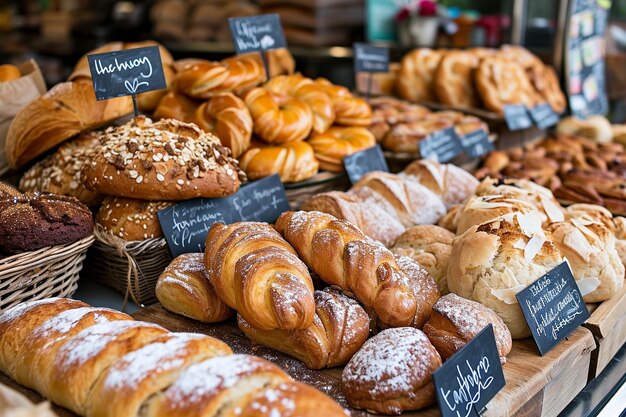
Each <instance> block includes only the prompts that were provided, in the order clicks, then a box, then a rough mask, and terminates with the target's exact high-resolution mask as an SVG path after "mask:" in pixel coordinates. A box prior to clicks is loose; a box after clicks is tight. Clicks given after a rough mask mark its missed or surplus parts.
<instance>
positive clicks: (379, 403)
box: [341, 327, 441, 414]
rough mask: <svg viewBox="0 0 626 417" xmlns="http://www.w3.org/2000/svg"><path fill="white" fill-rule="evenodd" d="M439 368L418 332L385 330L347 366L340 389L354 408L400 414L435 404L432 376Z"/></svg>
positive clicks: (436, 357)
mask: <svg viewBox="0 0 626 417" xmlns="http://www.w3.org/2000/svg"><path fill="white" fill-rule="evenodd" d="M440 366H441V357H440V356H439V353H437V350H436V349H435V348H434V346H433V345H432V344H431V343H430V341H429V340H428V338H427V337H426V335H425V334H424V333H423V332H422V331H421V330H418V329H414V328H411V327H401V328H395V329H387V330H383V331H382V332H380V333H379V334H377V335H376V336H374V337H372V338H371V339H370V340H368V341H367V342H366V343H365V345H363V347H362V348H361V350H359V351H358V352H357V353H356V355H354V357H353V358H352V359H351V360H350V362H348V364H347V365H346V367H345V368H344V370H343V374H342V377H341V386H342V390H343V392H344V394H345V395H346V399H347V400H348V403H349V404H350V405H351V406H352V407H354V408H359V409H365V410H368V411H370V412H375V413H381V414H400V413H402V411H406V410H417V409H420V408H424V407H427V406H429V405H430V404H432V403H433V402H434V401H435V387H434V385H433V382H432V374H433V372H434V371H435V370H436V369H437V368H439V367H440Z"/></svg>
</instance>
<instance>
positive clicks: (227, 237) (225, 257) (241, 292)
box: [204, 222, 315, 330]
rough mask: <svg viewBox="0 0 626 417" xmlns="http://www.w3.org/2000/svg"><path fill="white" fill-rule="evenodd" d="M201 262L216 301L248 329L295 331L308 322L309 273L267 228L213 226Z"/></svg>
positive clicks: (311, 305) (243, 224)
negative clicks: (240, 318)
mask: <svg viewBox="0 0 626 417" xmlns="http://www.w3.org/2000/svg"><path fill="white" fill-rule="evenodd" d="M204 264H205V266H206V269H207V273H208V275H209V280H210V281H211V284H213V288H214V289H215V292H216V293H217V295H218V297H220V298H221V299H222V301H223V302H224V303H225V304H226V305H228V306H230V307H231V308H233V309H235V310H237V311H238V312H239V314H240V315H241V316H242V317H243V318H244V319H245V320H246V321H247V322H249V323H250V324H251V325H252V326H254V327H256V328H258V329H261V330H272V329H283V330H296V329H304V328H306V327H308V326H310V325H311V323H312V322H313V316H314V314H315V300H314V299H313V282H312V280H311V276H310V275H309V271H308V269H307V267H306V265H305V264H304V263H303V262H302V261H300V259H298V257H297V256H296V253H295V251H294V249H293V248H292V247H291V246H290V245H289V243H287V241H285V240H284V239H283V238H282V237H281V236H280V234H278V233H277V232H276V231H275V230H274V229H273V228H272V227H271V226H270V225H269V224H266V223H254V222H241V223H233V224H231V225H228V226H225V225H224V224H221V223H216V224H214V225H213V226H211V229H210V230H209V234H208V236H207V240H206V250H205V252H204Z"/></svg>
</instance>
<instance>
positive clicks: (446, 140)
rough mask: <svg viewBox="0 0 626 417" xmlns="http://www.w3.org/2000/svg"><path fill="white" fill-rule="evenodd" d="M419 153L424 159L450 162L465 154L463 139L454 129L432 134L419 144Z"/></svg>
mask: <svg viewBox="0 0 626 417" xmlns="http://www.w3.org/2000/svg"><path fill="white" fill-rule="evenodd" d="M419 152H420V156H421V157H422V158H423V159H432V160H435V161H437V162H441V163H443V162H448V161H449V160H451V159H452V158H454V157H455V156H457V155H459V154H460V153H461V152H463V145H462V144H461V139H460V138H459V135H458V133H457V132H456V130H455V129H454V127H449V128H447V129H443V130H439V131H437V132H434V133H431V134H430V135H428V136H427V137H426V138H424V139H423V140H421V141H420V142H419Z"/></svg>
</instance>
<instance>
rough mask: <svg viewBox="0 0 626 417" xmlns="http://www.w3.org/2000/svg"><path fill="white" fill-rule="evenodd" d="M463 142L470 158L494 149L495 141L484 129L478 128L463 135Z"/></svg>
mask: <svg viewBox="0 0 626 417" xmlns="http://www.w3.org/2000/svg"><path fill="white" fill-rule="evenodd" d="M461 144H462V145H463V149H465V153H466V154H467V155H468V156H469V157H470V158H478V157H479V156H483V155H484V154H486V153H488V152H491V151H493V149H494V147H493V143H491V142H490V141H489V134H488V133H487V131H486V130H484V129H478V130H475V131H473V132H472V133H468V134H467V135H465V136H463V139H461Z"/></svg>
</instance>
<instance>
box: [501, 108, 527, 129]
mask: <svg viewBox="0 0 626 417" xmlns="http://www.w3.org/2000/svg"><path fill="white" fill-rule="evenodd" d="M504 120H505V121H506V125H507V126H508V128H509V130H510V131H512V132H514V131H516V130H524V129H528V128H529V127H531V126H532V125H533V121H532V119H531V118H530V115H529V114H528V110H527V109H526V106H524V105H523V104H509V105H507V106H504Z"/></svg>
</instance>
